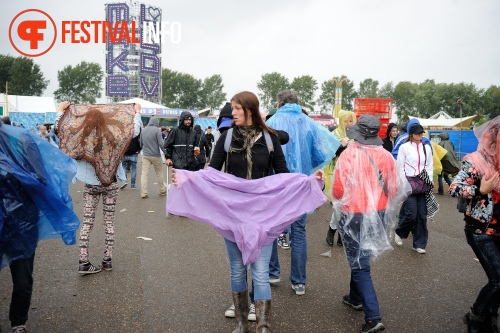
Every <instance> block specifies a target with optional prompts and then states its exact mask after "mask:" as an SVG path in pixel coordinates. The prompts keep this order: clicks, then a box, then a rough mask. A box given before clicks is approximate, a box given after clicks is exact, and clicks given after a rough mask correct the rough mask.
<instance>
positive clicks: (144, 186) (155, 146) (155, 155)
mask: <svg viewBox="0 0 500 333" xmlns="http://www.w3.org/2000/svg"><path fill="white" fill-rule="evenodd" d="M139 143H140V145H141V150H142V174H141V198H143V199H146V198H147V197H148V174H149V168H150V167H151V165H153V167H154V169H155V172H156V177H157V178H158V190H159V192H160V195H166V194H167V188H166V187H165V183H164V180H163V161H162V158H161V155H160V154H164V153H165V151H164V149H163V138H162V136H161V132H160V128H159V126H158V118H156V117H155V116H153V117H151V119H150V120H149V123H148V126H146V127H145V128H144V129H143V130H142V133H141V138H140V140H139Z"/></svg>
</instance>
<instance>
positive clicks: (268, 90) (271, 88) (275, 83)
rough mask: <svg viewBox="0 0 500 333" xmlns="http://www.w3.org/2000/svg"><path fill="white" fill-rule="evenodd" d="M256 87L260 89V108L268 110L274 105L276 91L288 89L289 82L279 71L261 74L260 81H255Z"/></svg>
mask: <svg viewBox="0 0 500 333" xmlns="http://www.w3.org/2000/svg"><path fill="white" fill-rule="evenodd" d="M257 88H259V90H260V91H261V92H260V93H259V97H260V104H261V106H262V108H263V109H265V110H267V111H269V110H270V109H271V108H273V107H275V106H276V95H277V94H278V92H280V91H282V90H285V89H289V88H290V82H289V81H288V79H287V78H286V77H284V76H283V75H281V74H280V73H277V72H273V73H268V74H263V75H262V77H261V80H260V82H258V83H257Z"/></svg>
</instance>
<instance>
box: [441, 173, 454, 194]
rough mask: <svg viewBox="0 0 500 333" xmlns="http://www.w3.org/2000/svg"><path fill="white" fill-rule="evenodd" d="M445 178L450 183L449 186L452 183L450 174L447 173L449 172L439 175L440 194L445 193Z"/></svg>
mask: <svg viewBox="0 0 500 333" xmlns="http://www.w3.org/2000/svg"><path fill="white" fill-rule="evenodd" d="M443 178H444V181H445V182H446V184H448V186H450V185H451V180H450V175H449V174H447V173H444V172H442V173H441V174H439V175H438V193H439V194H443V193H444V190H443Z"/></svg>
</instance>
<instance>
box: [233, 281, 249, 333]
mask: <svg viewBox="0 0 500 333" xmlns="http://www.w3.org/2000/svg"><path fill="white" fill-rule="evenodd" d="M233 304H234V316H235V318H236V321H237V322H238V326H237V327H236V329H235V330H234V331H233V333H250V331H249V330H248V290H245V291H241V292H239V293H236V292H233Z"/></svg>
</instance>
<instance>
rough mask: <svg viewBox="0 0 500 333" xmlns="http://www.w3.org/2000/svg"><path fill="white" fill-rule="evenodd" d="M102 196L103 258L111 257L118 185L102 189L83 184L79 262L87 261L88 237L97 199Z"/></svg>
mask: <svg viewBox="0 0 500 333" xmlns="http://www.w3.org/2000/svg"><path fill="white" fill-rule="evenodd" d="M101 195H102V204H103V207H102V210H103V215H104V231H105V233H106V240H105V246H106V249H105V250H104V258H103V259H105V260H108V259H111V258H112V257H113V245H114V242H115V208H116V199H117V197H118V184H117V183H116V182H114V183H112V184H111V185H109V186H107V187H104V186H99V185H88V184H85V187H84V188H83V223H82V227H81V229H80V257H79V259H80V261H85V262H88V261H89V235H90V232H91V231H92V227H93V226H94V220H95V213H96V208H97V205H98V204H99V199H100V197H101Z"/></svg>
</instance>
